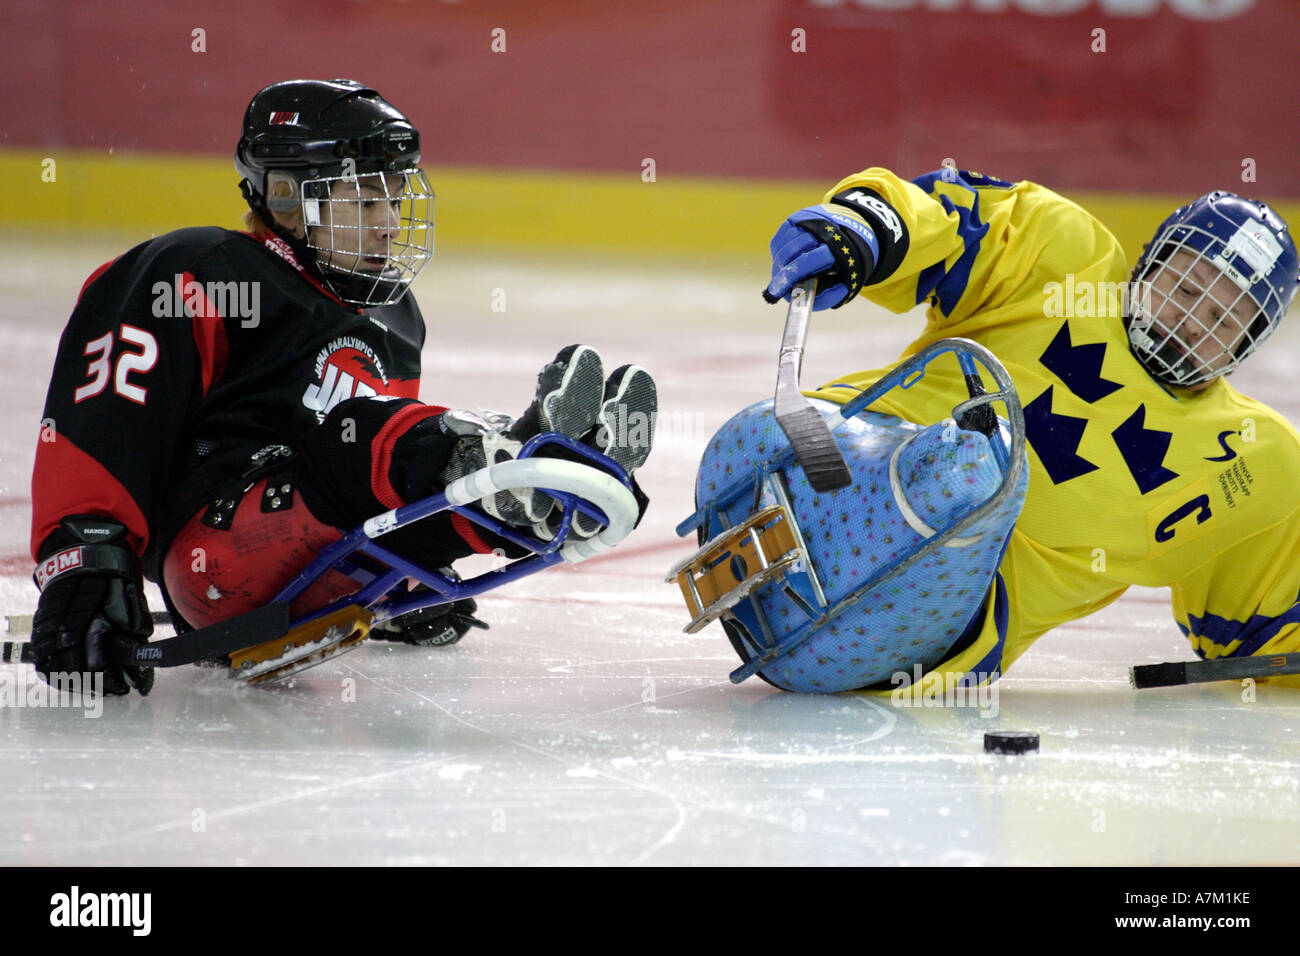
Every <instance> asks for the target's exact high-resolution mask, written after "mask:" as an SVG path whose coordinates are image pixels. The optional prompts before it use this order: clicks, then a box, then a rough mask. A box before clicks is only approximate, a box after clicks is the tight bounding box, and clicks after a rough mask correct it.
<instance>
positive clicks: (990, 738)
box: [984, 730, 1038, 754]
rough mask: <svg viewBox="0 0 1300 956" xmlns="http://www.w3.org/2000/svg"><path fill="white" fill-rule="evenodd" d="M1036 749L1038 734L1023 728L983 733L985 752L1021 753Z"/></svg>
mask: <svg viewBox="0 0 1300 956" xmlns="http://www.w3.org/2000/svg"><path fill="white" fill-rule="evenodd" d="M1036 750H1038V734H1031V733H1029V732H1028V731H1025V730H999V731H997V732H996V733H991V734H985V735H984V752H985V753H986V754H1023V753H1030V752H1031V751H1036Z"/></svg>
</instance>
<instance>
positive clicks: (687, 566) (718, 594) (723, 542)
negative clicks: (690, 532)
mask: <svg viewBox="0 0 1300 956" xmlns="http://www.w3.org/2000/svg"><path fill="white" fill-rule="evenodd" d="M801 556H802V552H801V551H800V550H799V547H798V545H797V543H796V541H795V535H794V530H793V525H792V522H791V521H790V516H789V515H788V514H787V513H786V510H785V508H783V507H782V506H781V505H773V506H772V507H770V508H764V509H763V510H762V511H758V512H755V513H754V514H753V515H751V516H750V517H749V518H747V519H746V520H745V521H744V522H743V523H741V524H738V525H736V527H734V528H728V529H727V530H726V531H723V532H722V533H721V534H719V535H716V536H715V537H714V538H713V540H711V541H709V542H708V543H706V544H705V545H704V547H702V548H700V550H699V551H697V552H695V554H694V555H692V556H691V557H689V558H687V559H686V560H685V561H683V562H682V563H681V564H679V565H677V566H676V567H674V568H673V569H672V570H671V571H669V572H668V576H667V577H665V578H664V580H665V581H672V580H674V579H675V580H676V581H677V585H678V587H680V588H681V589H682V597H683V598H684V599H685V600H686V609H687V611H689V612H690V614H691V623H689V624H687V625H686V627H685V628H683V630H685V631H686V633H687V634H694V633H695V632H696V631H698V630H700V628H702V627H704V626H705V625H706V624H709V623H710V622H712V621H715V620H717V619H718V618H719V617H721V616H722V614H723V613H724V612H725V611H726V610H727V609H728V608H731V607H734V606H735V605H736V604H738V603H740V601H741V600H743V599H744V598H745V597H747V596H748V595H749V594H750V593H751V592H752V591H754V590H756V589H758V588H761V587H762V586H763V585H764V584H766V583H767V582H768V581H771V580H772V579H773V578H775V577H777V576H778V575H780V573H781V572H782V571H784V570H785V569H786V568H788V567H790V566H791V565H792V564H794V563H795V562H796V561H798V560H799V558H800V557H801Z"/></svg>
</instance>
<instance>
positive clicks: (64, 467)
mask: <svg viewBox="0 0 1300 956" xmlns="http://www.w3.org/2000/svg"><path fill="white" fill-rule="evenodd" d="M68 515H104V516H105V517H109V518H116V519H117V520H118V521H120V522H122V524H124V525H126V528H127V533H128V541H129V542H130V544H131V547H132V548H134V549H135V552H136V554H144V549H145V547H146V546H147V545H148V543H149V524H148V522H146V521H145V519H144V514H143V513H142V512H141V511H140V506H139V505H137V504H136V503H135V499H134V498H132V497H131V493H130V492H129V491H127V490H126V488H125V487H124V486H123V485H122V483H121V482H120V481H118V480H117V479H116V478H114V477H113V475H112V474H111V473H110V472H109V470H108V469H107V468H105V467H104V466H103V465H102V464H100V463H99V462H98V461H96V460H95V459H94V458H92V457H91V456H90V455H88V454H86V452H84V451H82V450H81V449H80V448H78V447H77V446H76V445H75V444H73V443H72V440H71V439H70V438H68V436H67V435H63V434H58V435H55V436H54V440H53V441H41V442H38V444H37V446H36V467H35V468H33V469H32V540H31V549H32V560H33V561H34V560H36V555H37V553H38V552H39V551H40V547H41V545H42V544H43V543H44V542H45V539H46V538H48V537H49V536H50V534H51V532H53V531H54V529H55V528H57V527H58V526H59V521H60V520H61V519H62V518H65V517H67V516H68Z"/></svg>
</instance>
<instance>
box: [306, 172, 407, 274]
mask: <svg viewBox="0 0 1300 956" xmlns="http://www.w3.org/2000/svg"><path fill="white" fill-rule="evenodd" d="M403 186H404V177H403V176H402V175H401V174H392V175H387V176H378V175H374V176H360V177H357V178H356V179H340V180H335V181H334V182H332V183H331V184H330V198H329V201H328V202H322V203H321V204H320V207H321V209H320V219H321V223H320V225H319V226H312V227H310V228H309V230H308V241H310V242H311V244H312V245H313V246H316V247H318V248H320V249H321V250H322V251H321V252H320V253H319V258H320V260H321V262H322V264H324V265H326V266H328V267H329V268H331V269H337V270H339V271H340V272H374V273H378V272H382V271H383V270H384V269H385V268H386V267H387V266H388V262H389V254H390V250H391V249H392V242H393V240H394V239H395V238H397V236H398V234H399V233H400V232H401V229H402V214H401V200H400V199H399V198H398V197H400V196H401V195H402V188H403Z"/></svg>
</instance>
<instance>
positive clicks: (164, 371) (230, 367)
mask: <svg viewBox="0 0 1300 956" xmlns="http://www.w3.org/2000/svg"><path fill="white" fill-rule="evenodd" d="M424 335H425V329H424V319H423V317H422V316H421V315H420V310H419V307H418V306H417V305H416V303H415V300H414V297H413V296H411V295H409V294H408V295H406V296H405V297H403V298H402V299H401V301H399V302H398V303H396V304H395V305H389V306H381V307H374V308H370V309H366V310H364V311H363V310H361V309H358V308H356V307H354V306H350V305H347V304H345V303H344V302H342V301H340V300H339V299H338V298H337V297H335V296H334V295H333V294H332V293H331V292H330V291H329V290H328V289H327V288H326V287H325V286H323V285H322V284H321V282H320V281H319V277H318V276H317V275H316V274H315V273H314V272H313V270H312V269H310V268H308V267H305V266H304V265H302V264H301V263H300V262H299V261H298V259H297V257H296V256H295V254H294V251H293V249H292V248H291V247H290V246H289V244H288V243H286V242H285V241H284V240H282V239H280V238H278V237H275V236H269V237H265V238H259V237H256V236H253V235H250V234H248V233H242V232H232V231H230V230H226V229H220V228H215V227H212V228H197V229H182V230H179V231H177V232H172V233H168V234H167V235H164V236H160V237H158V238H156V239H153V240H151V241H149V242H146V243H143V244H141V245H139V246H136V247H135V248H134V249H132V250H131V251H129V252H127V253H126V254H124V255H123V256H121V257H120V258H118V259H115V260H114V261H112V262H111V263H109V264H107V265H106V266H104V267H102V268H101V269H100V270H98V271H97V272H96V273H95V274H94V275H92V276H91V277H90V279H89V280H87V282H86V285H85V286H84V287H83V289H82V292H81V296H80V298H79V299H78V302H77V305H76V308H75V309H74V311H73V313H72V317H71V318H70V319H69V321H68V325H67V327H66V328H65V329H64V331H63V335H62V338H61V339H60V342H59V350H58V355H57V357H56V359H55V363H54V372H53V375H52V376H51V379H50V388H49V393H48V395H47V397H46V402H45V412H44V415H43V422H42V429H41V439H40V442H39V444H38V447H37V454H36V466H35V470H34V472H33V475H32V511H33V514H32V538H31V550H32V556H33V558H36V557H38V552H39V551H40V549H41V545H42V543H43V542H44V541H45V539H46V538H47V536H48V535H49V534H50V533H51V532H52V531H53V530H54V529H55V528H56V527H57V526H58V522H59V520H60V519H61V518H62V517H64V516H66V515H71V514H98V515H110V516H112V517H114V518H117V519H118V520H119V521H121V522H122V523H123V524H125V525H126V527H127V528H128V529H129V531H130V535H131V543H132V545H133V546H134V547H135V549H136V551H137V552H138V553H140V554H141V555H142V556H145V557H146V567H150V568H156V561H157V559H158V558H159V555H158V554H157V551H158V549H159V548H161V547H165V546H166V544H167V541H166V538H167V536H168V534H170V533H171V531H174V529H175V528H176V527H178V526H179V523H180V522H183V521H184V520H185V519H186V518H188V517H189V515H191V514H192V513H193V512H194V510H195V509H197V508H198V507H200V506H201V505H203V504H204V503H205V502H206V501H209V500H210V499H211V498H212V497H213V496H214V495H215V494H217V493H218V489H219V488H220V487H221V486H222V485H223V484H224V483H225V482H228V481H229V479H230V478H231V476H232V475H234V476H237V475H238V474H239V473H240V471H241V469H242V468H243V467H245V466H246V464H247V462H248V458H249V455H250V454H251V453H252V452H254V451H256V450H257V449H259V448H262V447H265V446H267V445H272V444H280V445H286V446H288V447H290V448H294V447H297V445H298V442H299V439H300V438H301V436H302V435H303V433H304V431H306V430H307V429H310V428H312V427H313V426H315V425H317V424H319V423H320V422H321V421H322V420H323V419H324V418H325V415H326V414H327V413H328V412H329V410H330V409H331V408H333V407H334V406H335V405H337V404H338V403H339V402H341V401H344V400H345V399H348V398H353V397H360V396H366V395H392V396H396V397H404V398H415V397H417V392H418V389H419V377H420V349H421V347H422V345H423V344H424ZM160 539H161V540H160ZM151 576H153V575H152V574H151Z"/></svg>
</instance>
